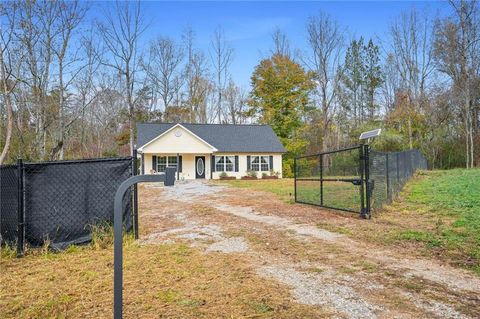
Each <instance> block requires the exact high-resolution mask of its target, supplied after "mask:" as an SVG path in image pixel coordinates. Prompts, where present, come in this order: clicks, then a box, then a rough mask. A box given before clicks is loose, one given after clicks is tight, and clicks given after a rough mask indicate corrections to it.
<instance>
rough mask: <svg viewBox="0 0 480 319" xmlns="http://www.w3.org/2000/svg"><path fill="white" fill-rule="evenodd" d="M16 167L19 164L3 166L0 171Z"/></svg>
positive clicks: (0, 166)
mask: <svg viewBox="0 0 480 319" xmlns="http://www.w3.org/2000/svg"><path fill="white" fill-rule="evenodd" d="M16 167H17V164H3V165H0V169H4V168H5V169H6V168H16Z"/></svg>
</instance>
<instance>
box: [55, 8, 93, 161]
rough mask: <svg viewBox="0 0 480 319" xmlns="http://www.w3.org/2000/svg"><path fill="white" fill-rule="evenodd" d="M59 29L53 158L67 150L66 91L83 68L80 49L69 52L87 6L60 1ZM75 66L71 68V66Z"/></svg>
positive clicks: (61, 156)
mask: <svg viewBox="0 0 480 319" xmlns="http://www.w3.org/2000/svg"><path fill="white" fill-rule="evenodd" d="M58 10H59V13H58V15H59V18H58V24H59V31H58V38H59V41H58V44H56V43H52V46H53V52H54V55H55V57H56V59H57V61H56V62H57V63H58V90H57V91H58V92H57V94H58V125H57V132H56V139H55V140H56V141H55V146H54V147H53V149H52V150H51V158H57V157H58V158H59V159H63V158H64V150H65V134H66V128H67V127H68V126H69V125H68V124H67V119H66V114H65V111H66V110H65V109H66V101H65V100H66V93H67V90H68V87H69V86H70V85H71V84H72V82H73V80H74V79H75V77H76V75H77V74H78V73H79V72H80V71H81V70H82V67H79V66H78V65H76V64H78V63H79V62H80V61H79V58H78V56H77V53H78V49H77V50H76V52H73V53H72V54H71V55H70V56H69V57H68V56H67V54H68V53H69V50H70V49H71V40H72V36H73V32H74V31H75V30H76V29H77V28H78V26H79V24H80V23H81V21H82V20H83V18H84V16H85V13H86V11H87V8H86V7H84V6H81V5H79V3H78V1H68V2H64V1H62V2H60V3H59V7H58ZM70 67H72V68H75V69H74V70H69V68H70ZM67 71H70V72H69V73H70V77H69V79H66V78H65V77H66V73H67Z"/></svg>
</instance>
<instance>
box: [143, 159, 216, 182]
mask: <svg viewBox="0 0 480 319" xmlns="http://www.w3.org/2000/svg"><path fill="white" fill-rule="evenodd" d="M211 157H212V154H209V153H201V154H191V153H177V154H172V153H163V154H162V153H147V154H141V161H140V162H141V164H140V166H141V172H142V174H155V173H162V172H165V168H166V167H175V168H177V174H176V178H177V180H190V179H211V178H212V174H211Z"/></svg>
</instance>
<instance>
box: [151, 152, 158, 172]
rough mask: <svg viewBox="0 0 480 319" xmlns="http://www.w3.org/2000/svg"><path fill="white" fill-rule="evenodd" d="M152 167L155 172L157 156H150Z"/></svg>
mask: <svg viewBox="0 0 480 319" xmlns="http://www.w3.org/2000/svg"><path fill="white" fill-rule="evenodd" d="M152 169H153V170H154V171H155V172H156V171H157V156H155V155H153V156H152Z"/></svg>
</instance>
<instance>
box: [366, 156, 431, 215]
mask: <svg viewBox="0 0 480 319" xmlns="http://www.w3.org/2000/svg"><path fill="white" fill-rule="evenodd" d="M369 158H370V179H371V180H373V181H374V187H373V191H372V195H371V205H372V208H373V209H379V208H381V207H382V205H383V204H385V203H389V202H391V201H392V200H393V199H395V197H396V196H397V195H398V193H399V192H400V191H401V190H402V188H403V186H404V185H405V183H406V182H407V181H408V180H409V179H410V177H412V176H413V174H414V173H415V172H416V171H417V170H425V169H427V159H426V158H425V156H423V155H422V153H421V152H420V151H419V150H416V149H413V150H408V151H403V152H389V153H385V152H378V151H374V150H371V151H370V156H369Z"/></svg>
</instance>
